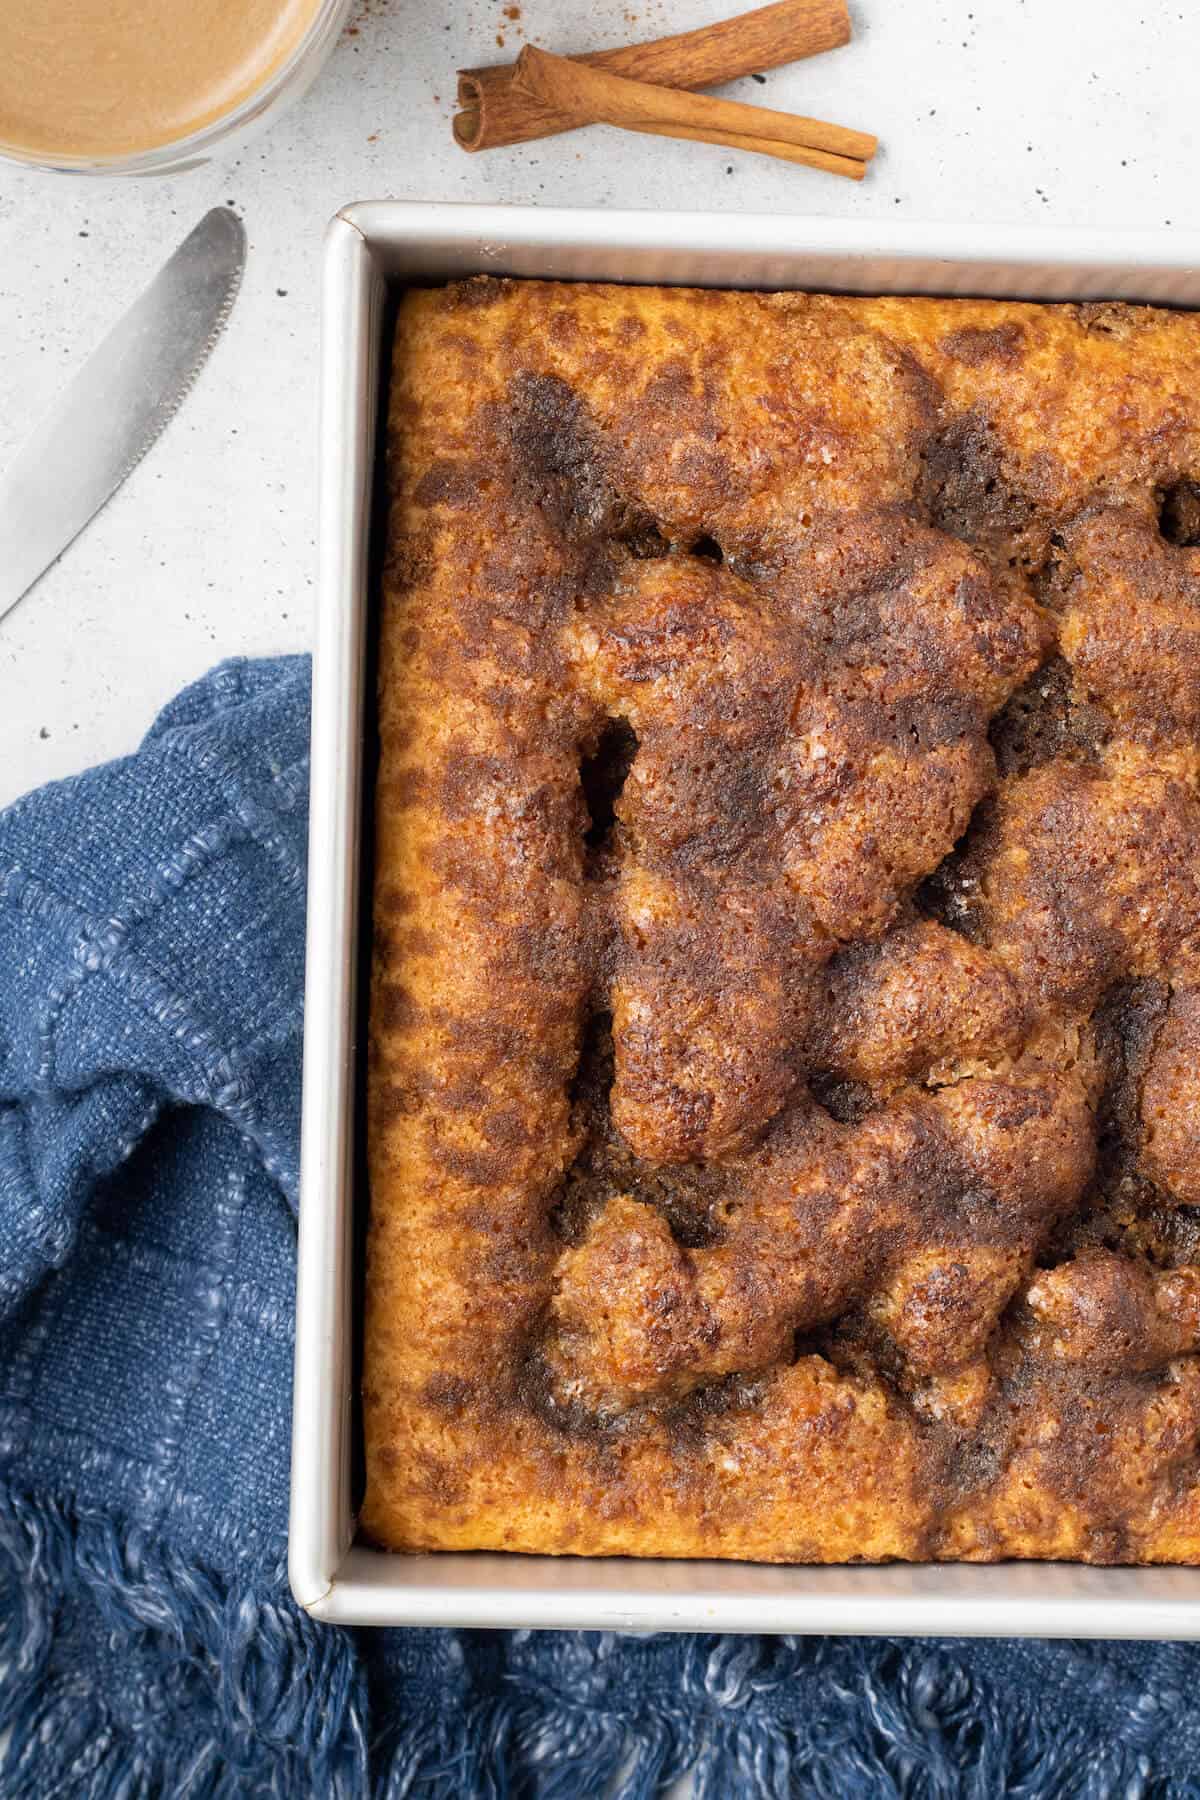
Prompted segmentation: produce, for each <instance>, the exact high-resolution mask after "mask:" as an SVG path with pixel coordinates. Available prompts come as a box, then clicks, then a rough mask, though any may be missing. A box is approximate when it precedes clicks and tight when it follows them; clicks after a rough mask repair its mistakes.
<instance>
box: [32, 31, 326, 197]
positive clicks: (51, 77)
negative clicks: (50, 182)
mask: <svg viewBox="0 0 1200 1800" xmlns="http://www.w3.org/2000/svg"><path fill="white" fill-rule="evenodd" d="M350 4H351V0H0V157H7V158H10V159H12V160H14V161H17V162H23V163H29V164H32V165H33V166H35V167H37V168H41V169H54V170H61V171H63V172H65V173H71V174H92V175H149V174H167V173H170V172H175V171H178V170H181V169H186V168H190V167H192V166H193V165H194V164H196V163H200V162H204V161H206V160H207V159H208V158H209V157H210V156H211V155H212V154H213V152H214V151H215V150H216V149H217V147H218V146H223V147H226V148H228V142H229V140H230V139H232V138H242V137H244V136H246V135H248V134H249V133H250V132H251V131H252V130H257V129H258V128H259V127H260V126H262V125H264V124H265V123H267V122H268V121H269V120H270V119H271V118H273V117H274V116H275V114H276V113H277V112H279V111H281V110H282V108H283V107H284V106H285V105H287V104H288V103H289V102H290V101H292V100H294V99H296V97H297V96H298V95H300V94H302V93H303V92H304V90H305V89H306V88H307V87H308V86H309V84H310V82H312V81H313V79H314V78H315V76H316V75H317V73H318V72H319V70H320V68H321V66H322V64H323V63H324V62H325V60H326V58H327V57H328V55H329V53H330V51H331V50H332V49H333V46H334V44H335V43H336V42H337V38H338V34H339V32H340V30H341V27H342V23H343V21H344V19H345V17H346V14H347V13H348V11H349V10H350Z"/></svg>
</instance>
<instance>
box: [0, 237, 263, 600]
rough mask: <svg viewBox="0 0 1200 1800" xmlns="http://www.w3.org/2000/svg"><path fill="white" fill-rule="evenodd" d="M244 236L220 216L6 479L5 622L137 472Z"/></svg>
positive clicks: (180, 392)
mask: <svg viewBox="0 0 1200 1800" xmlns="http://www.w3.org/2000/svg"><path fill="white" fill-rule="evenodd" d="M245 262H246V233H245V231H244V229H243V227H242V224H241V221H240V220H239V219H238V217H237V216H236V214H234V213H232V212H230V211H229V209H228V208H227V207H224V206H217V207H214V208H213V210H212V211H211V212H209V213H206V214H205V216H204V218H202V219H201V221H200V223H199V224H198V225H197V226H196V228H195V230H194V231H192V232H190V233H189V234H188V236H187V237H186V238H184V240H183V242H182V244H180V246H179V248H178V250H176V252H175V254H174V255H173V256H172V257H171V258H170V260H169V261H168V262H167V263H165V264H164V265H163V267H162V268H161V269H160V270H159V272H158V274H157V275H156V276H155V277H154V280H153V281H152V282H151V283H150V286H149V287H148V288H147V289H146V291H145V293H144V294H142V295H141V297H140V298H139V299H137V300H135V301H134V303H133V305H132V306H131V307H130V308H129V311H128V312H127V313H126V314H125V315H124V317H123V318H122V319H120V321H119V322H118V323H117V324H116V325H115V326H114V327H113V329H112V330H111V331H110V332H109V334H108V336H107V337H106V338H105V339H104V341H103V342H102V343H101V344H100V345H99V346H98V348H97V349H95V350H94V351H93V352H92V354H91V356H90V357H89V358H88V360H87V361H86V362H85V363H84V365H83V367H82V368H81V369H80V370H79V372H78V374H76V375H75V376H73V377H72V379H71V381H70V382H69V383H68V385H67V387H66V388H65V389H64V391H63V392H62V393H61V394H60V395H59V397H58V400H57V401H56V403H55V405H54V406H53V408H52V409H51V411H50V413H49V416H48V417H47V418H45V419H44V420H43V421H42V423H41V425H39V426H38V427H37V429H36V430H35V431H34V432H33V434H32V436H30V437H29V438H28V439H27V440H26V442H25V443H24V444H23V445H22V447H21V449H20V450H18V452H17V454H16V456H15V458H14V459H13V461H12V463H11V464H10V466H9V468H8V469H7V470H6V471H5V473H4V475H3V476H2V477H0V618H2V617H3V616H4V614H5V613H6V612H7V611H8V610H9V608H10V607H13V606H15V605H16V603H17V601H18V600H19V599H20V598H21V596H22V595H23V594H26V593H28V591H29V589H30V588H31V587H32V586H33V584H34V582H35V581H37V580H38V578H39V577H40V576H41V575H43V574H45V572H46V570H47V569H48V568H49V567H50V565H51V563H53V562H56V561H57V560H58V558H59V557H60V556H61V555H62V553H63V551H64V550H65V549H66V547H67V545H68V544H69V543H70V542H71V541H72V539H73V538H75V537H77V536H78V534H79V533H80V532H81V531H82V530H83V528H84V526H85V525H86V524H87V522H88V520H89V519H91V518H94V516H95V515H96V513H98V512H99V510H100V508H101V507H102V506H103V505H104V503H105V501H106V500H109V499H110V498H111V497H112V495H113V494H114V493H115V492H116V490H117V489H118V488H119V487H120V485H121V483H122V482H123V481H124V479H125V477H126V476H127V475H128V474H129V473H130V471H131V470H132V469H135V468H136V467H137V465H138V463H139V462H141V460H142V458H143V456H145V454H146V452H147V450H149V449H150V448H151V446H152V445H153V444H154V443H155V442H156V440H157V439H158V438H159V436H160V435H161V434H162V432H163V430H164V429H165V427H166V426H167V425H168V424H169V423H170V421H171V419H172V418H173V417H174V415H175V412H176V411H177V409H178V407H179V404H180V402H181V401H182V400H183V398H184V396H185V394H186V393H187V392H188V389H189V388H190V387H191V385H192V383H193V382H194V381H195V379H196V377H197V375H198V374H199V373H200V370H201V369H202V368H203V367H204V364H205V362H206V361H207V360H208V355H209V352H210V351H211V349H212V347H213V345H214V344H215V343H216V341H217V339H218V337H219V336H220V334H221V330H222V328H223V326H224V324H225V321H226V319H227V318H228V317H229V313H230V309H231V308H232V306H233V303H234V300H235V299H236V298H237V291H238V286H239V284H240V282H241V278H242V270H243V268H244V267H245Z"/></svg>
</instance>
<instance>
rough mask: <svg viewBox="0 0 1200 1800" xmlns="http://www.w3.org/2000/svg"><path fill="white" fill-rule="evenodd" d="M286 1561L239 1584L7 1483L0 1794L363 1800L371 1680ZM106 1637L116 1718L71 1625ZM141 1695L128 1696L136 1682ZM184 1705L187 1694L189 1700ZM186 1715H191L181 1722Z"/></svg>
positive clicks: (1, 1521) (2, 1511) (149, 1540)
mask: <svg viewBox="0 0 1200 1800" xmlns="http://www.w3.org/2000/svg"><path fill="white" fill-rule="evenodd" d="M285 1592H286V1578H285V1574H284V1570H283V1567H282V1565H281V1563H280V1561H279V1559H278V1558H272V1559H270V1560H269V1561H264V1562H263V1563H261V1564H260V1565H259V1566H258V1567H257V1568H256V1569H255V1570H254V1571H253V1578H252V1580H251V1581H250V1582H249V1583H248V1584H247V1585H245V1586H243V1587H241V1588H240V1589H239V1590H238V1591H236V1592H234V1591H230V1590H228V1589H226V1588H224V1587H223V1585H222V1583H221V1581H220V1579H219V1578H217V1577H216V1576H213V1575H211V1574H208V1573H206V1572H204V1571H203V1570H201V1569H198V1568H197V1567H196V1566H195V1565H194V1564H192V1563H189V1562H186V1561H184V1559H183V1558H182V1557H181V1556H179V1555H178V1554H177V1553H175V1552H173V1551H172V1550H170V1549H169V1548H166V1547H165V1546H163V1545H161V1544H160V1543H158V1542H157V1541H156V1539H155V1538H154V1537H153V1536H151V1535H149V1534H147V1533H145V1532H137V1531H135V1532H132V1533H130V1534H129V1535H127V1536H126V1537H125V1538H124V1539H122V1537H121V1536H120V1535H119V1533H118V1530H117V1528H116V1526H115V1525H114V1523H113V1521H112V1520H110V1519H108V1518H106V1517H104V1516H103V1515H100V1514H88V1515H86V1516H80V1517H73V1516H72V1515H71V1514H70V1513H69V1512H68V1511H67V1510H66V1509H65V1508H63V1507H61V1506H59V1505H58V1504H56V1503H55V1502H53V1501H49V1500H46V1499H44V1498H41V1497H38V1498H33V1497H31V1496H29V1495H25V1494H17V1493H14V1492H13V1491H12V1490H11V1489H10V1488H8V1487H7V1486H3V1485H0V1669H3V1671H4V1673H3V1678H2V1679H0V1738H2V1736H3V1734H4V1733H5V1732H6V1731H7V1732H8V1733H9V1734H10V1735H9V1740H8V1744H7V1747H6V1749H5V1750H4V1752H3V1753H2V1754H0V1792H2V1793H3V1794H4V1796H5V1800H51V1797H52V1796H54V1797H58V1796H62V1797H64V1800H65V1797H66V1796H73V1795H83V1794H86V1795H87V1796H88V1800H133V1797H134V1796H137V1795H142V1794H150V1793H155V1794H158V1793H163V1792H169V1793H170V1794H171V1795H172V1796H173V1797H175V1800H183V1797H184V1796H186V1800H232V1797H233V1796H235V1795H236V1796H242V1795H247V1794H254V1793H259V1792H264V1793H265V1792H271V1793H278V1794H290V1793H296V1794H300V1793H314V1794H316V1793H319V1794H321V1795H323V1796H324V1795H328V1796H330V1797H331V1800H334V1797H336V1800H361V1796H363V1795H364V1794H365V1793H366V1792H367V1791H368V1777H367V1757H366V1726H365V1721H366V1711H367V1706H366V1689H365V1682H364V1678H363V1676H362V1673H361V1669H360V1666H359V1658H358V1653H357V1650H356V1646H355V1644H354V1641H353V1638H352V1637H351V1635H350V1633H349V1632H346V1631H342V1630H338V1629H337V1628H336V1627H331V1626H327V1625H317V1624H315V1623H314V1622H313V1621H312V1620H311V1619H309V1618H308V1616H307V1615H306V1614H305V1613H304V1612H302V1611H301V1609H300V1608H299V1607H297V1606H295V1605H294V1604H293V1603H292V1602H291V1601H290V1600H281V1599H279V1598H278V1597H277V1596H279V1595H280V1594H281V1593H285ZM71 1632H84V1633H94V1634H95V1636H96V1639H97V1641H98V1642H100V1643H104V1642H105V1641H106V1642H107V1648H108V1652H109V1660H110V1663H111V1666H112V1668H113V1670H114V1674H115V1678H116V1679H117V1680H119V1681H120V1682H121V1683H122V1686H123V1688H124V1690H125V1691H124V1692H123V1693H122V1695H121V1719H120V1722H118V1720H117V1718H116V1717H115V1716H113V1715H112V1714H110V1712H109V1709H108V1708H107V1707H106V1706H105V1704H104V1698H103V1695H102V1694H101V1693H99V1692H97V1691H96V1690H94V1689H89V1688H87V1687H85V1686H83V1685H81V1683H80V1682H79V1679H78V1676H77V1674H76V1673H75V1672H74V1669H73V1664H72V1660H71V1659H70V1657H67V1658H66V1659H65V1662H64V1664H63V1666H61V1667H60V1666H59V1663H58V1659H57V1657H56V1648H57V1646H58V1641H59V1640H60V1639H61V1637H62V1636H63V1634H64V1633H71ZM150 1670H152V1675H151V1676H149V1677H148V1678H146V1679H144V1682H143V1686H142V1691H141V1692H140V1694H138V1695H136V1697H135V1703H134V1704H133V1705H132V1706H131V1703H130V1702H131V1696H130V1692H129V1687H130V1685H135V1686H136V1684H137V1682H138V1679H139V1675H144V1674H145V1672H147V1671H150ZM185 1695H186V1696H187V1698H188V1699H190V1700H191V1701H192V1704H191V1705H190V1706H189V1705H187V1704H186V1703H185V1700H184V1696H185ZM183 1718H186V1719H187V1721H188V1725H189V1726H190V1727H192V1729H191V1730H189V1731H188V1732H187V1735H186V1736H182V1737H181V1735H180V1723H181V1720H182V1719H183Z"/></svg>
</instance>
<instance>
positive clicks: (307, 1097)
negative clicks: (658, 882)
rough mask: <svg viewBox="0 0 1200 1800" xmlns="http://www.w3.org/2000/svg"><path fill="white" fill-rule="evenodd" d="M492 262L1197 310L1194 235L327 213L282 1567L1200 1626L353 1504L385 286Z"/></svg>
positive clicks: (1094, 1579) (1076, 1601)
mask: <svg viewBox="0 0 1200 1800" xmlns="http://www.w3.org/2000/svg"><path fill="white" fill-rule="evenodd" d="M480 272H487V273H491V274H501V275H524V276H543V277H553V278H555V279H560V280H571V279H576V280H579V279H586V280H606V281H638V282H664V283H688V284H699V285H705V286H713V287H717V286H720V287H755V288H809V289H815V290H835V291H836V290H842V291H845V292H850V293H868V294H875V293H931V294H983V295H994V296H1002V297H1007V296H1013V297H1024V298H1030V299H1038V300H1084V299H1127V300H1148V301H1156V302H1159V303H1164V304H1175V305H1182V306H1193V307H1200V237H1198V236H1196V235H1187V234H1183V233H1174V234H1171V235H1166V234H1164V233H1157V232H1156V233H1144V234H1143V233H1111V232H1087V233H1080V232H1076V233H1066V232H1054V233H1049V232H1045V233H1040V232H1035V231H1030V230H1024V229H1022V230H1002V229H985V228H982V227H976V226H971V227H957V226H937V227H934V226H929V227H922V226H914V225H903V226H902V225H891V226H889V225H877V224H870V223H865V222H864V223H857V222H854V221H848V220H832V219H803V218H767V217H763V218H756V217H734V216H728V215H718V214H711V213H695V214H684V213H631V212H599V211H597V212H590V211H558V210H541V209H534V208H518V207H493V206H462V205H425V204H416V203H408V202H402V201H376V202H370V203H367V204H364V205H360V206H351V207H348V208H347V209H346V210H345V211H344V212H342V213H339V214H338V216H337V218H335V219H334V221H333V223H332V225H331V226H330V229H329V235H328V240H327V247H326V256H325V271H324V293H323V328H322V351H321V446H320V456H321V510H320V580H319V590H318V617H317V630H316V652H315V658H314V668H313V732H312V819H311V851H310V861H309V900H308V974H307V982H306V1007H307V1016H306V1029H305V1049H304V1120H303V1155H302V1160H303V1175H302V1199H301V1207H300V1248H299V1279H298V1290H297V1309H296V1384H295V1411H294V1424H293V1438H292V1496H291V1525H290V1573H291V1584H292V1591H293V1593H294V1594H295V1596H296V1598H297V1600H298V1601H299V1602H300V1604H301V1605H302V1606H304V1607H305V1608H307V1610H308V1611H309V1612H310V1613H311V1614H312V1615H313V1617H314V1618H318V1619H324V1620H329V1621H332V1622H336V1623H338V1624H343V1625H345V1624H366V1625H418V1624H420V1625H428V1624H440V1625H474V1626H489V1625H490V1626H576V1627H595V1628H604V1629H633V1630H679V1631H683V1630H704V1631H781V1632H880V1633H886V1634H890V1635H894V1634H898V1633H909V1634H914V1635H941V1634H947V1635H958V1634H975V1635H981V1636H1030V1637H1057V1636H1071V1637H1131V1638H1132V1637H1143V1638H1200V1570H1188V1569H1087V1568H1080V1567H1078V1566H1076V1565H1074V1564H1066V1563H1057V1564H1054V1563H1052V1564H1034V1563H1007V1564H1005V1563H1001V1564H996V1565H992V1566H989V1567H983V1566H979V1565H970V1564H959V1565H955V1564H936V1565H926V1566H920V1567H910V1566H908V1565H902V1564H892V1565H889V1566H886V1567H882V1568H876V1567H870V1568H868V1567H854V1568H775V1567H768V1566H763V1565H761V1564H747V1563H722V1562H655V1561H651V1560H637V1559H632V1558H573V1557H561V1558H555V1557H533V1556H518V1555H504V1554H484V1553H479V1554H476V1555H459V1554H453V1555H451V1554H447V1555H433V1556H390V1555H386V1554H383V1553H381V1552H378V1551H373V1550H369V1549H365V1548H363V1547H361V1546H359V1545H356V1544H355V1542H354V1528H355V1521H354V1515H353V1511H352V1505H351V1447H352V1430H353V1419H354V1406H353V1401H352V1393H351V1388H352V1380H353V1377H352V1368H353V1367H354V1358H353V1354H352V1346H353V1344H354V1341H355V1335H356V1333H357V1332H358V1329H359V1320H358V1318H357V1317H356V1316H355V1309H354V1289H353V1275H354V1270H353V1254H352V1250H353V1241H354V1240H353V1227H354V1217H355V1214H354V1209H355V1208H362V1207H365V1205H366V1194H365V1193H363V1192H361V1191H356V1189H355V1159H354V1154H353V1153H354V1130H355V1092H356V1087H355V1084H356V1080H357V1078H358V1071H357V1070H356V1067H355V1043H356V1030H357V1024H356V1019H355V1004H356V995H355V988H356V983H357V969H358V945H357V934H358V920H359V897H360V896H359V863H360V850H361V848H362V845H361V837H362V832H361V818H362V799H363V795H362V762H363V743H364V734H365V723H366V719H367V716H368V715H367V713H366V708H368V707H369V706H370V705H371V704H372V699H373V697H372V695H370V694H369V693H367V692H365V691H364V690H365V683H364V673H363V669H364V654H365V650H366V645H367V619H368V611H369V608H370V605H371V595H370V593H369V591H368V583H367V561H368V532H369V526H370V507H371V496H372V479H373V468H374V459H375V447H376V411H377V396H378V393H379V378H380V371H381V367H382V362H381V359H382V357H383V356H384V355H385V353H386V349H385V346H384V344H383V342H382V328H383V321H384V316H385V313H384V300H385V296H386V292H387V286H388V284H389V283H396V284H401V285H402V284H403V283H405V282H406V281H420V282H429V281H441V280H447V279H452V278H455V277H462V276H467V275H474V274H478V273H480Z"/></svg>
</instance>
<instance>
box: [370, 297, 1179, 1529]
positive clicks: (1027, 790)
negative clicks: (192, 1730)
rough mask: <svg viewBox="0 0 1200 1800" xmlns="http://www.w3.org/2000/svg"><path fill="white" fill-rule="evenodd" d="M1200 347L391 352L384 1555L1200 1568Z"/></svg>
mask: <svg viewBox="0 0 1200 1800" xmlns="http://www.w3.org/2000/svg"><path fill="white" fill-rule="evenodd" d="M1197 478H1200V320H1198V319H1197V318H1196V317H1194V316H1191V315H1186V314H1176V315H1171V314H1167V313H1163V312H1156V311H1153V310H1149V309H1142V308H1131V307H1124V306H1116V305H1101V306H1095V305H1093V306H1066V307H1050V306H1032V305H1017V304H1000V303H993V302H986V301H935V300H908V299H880V300H856V299H831V298H825V297H822V296H805V295H797V294H791V295H787V294H780V295H754V294H732V293H711V292H692V291H687V290H681V289H668V290H653V289H638V288H617V287H586V286H570V287H568V286H562V285H556V284H552V283H549V284H543V283H534V282H498V281H490V280H484V281H477V282H469V283H465V284H462V285H459V286H453V287H448V288H445V289H442V290H438V291H429V292H414V293H411V294H409V295H408V296H407V297H406V298H405V300H404V301H403V303H402V305H401V308H400V315H399V321H398V327H397V333H396V345H395V359H394V370H393V385H392V397H391V407H390V423H389V479H390V484H391V492H392V516H391V526H390V549H389V556H388V563H387V571H386V577H385V584H384V590H385V591H384V597H383V614H382V634H381V675H380V695H379V720H380V736H381V766H380V773H379V780H378V806H377V821H378V822H377V832H378V853H377V881H376V897H375V950H374V976H373V990H372V998H371V1017H370V1073H369V1114H370V1172H371V1223H370V1238H369V1248H368V1284H367V1319H366V1332H367V1337H366V1346H365V1364H364V1371H365V1372H364V1404H365V1428H366V1450H367V1468H368V1481H367V1492H366V1501H365V1506H364V1510H363V1526H364V1529H365V1530H366V1532H367V1533H368V1534H369V1535H370V1536H371V1537H372V1538H373V1539H375V1540H376V1541H377V1542H379V1543H381V1544H384V1545H388V1546H392V1547H395V1548H398V1549H413V1550H415V1549H427V1548H443V1549H463V1548H481V1547H493V1548H496V1547H498V1548H505V1549H512V1550H527V1551H550V1552H578V1553H592V1554H606V1553H619V1552H627V1553H633V1554H638V1555H648V1556H689V1557H690V1556H705V1557H710V1556H716V1557H742V1558H753V1559H760V1560H768V1561H851V1560H863V1559H865V1560H882V1559H886V1558H908V1559H916V1560H925V1559H935V1558H969V1559H981V1560H990V1559H994V1558H998V1557H1006V1556H1027V1557H1062V1558H1077V1559H1082V1560H1086V1561H1093V1562H1142V1561H1178V1562H1195V1561H1198V1560H1200V1462H1198V1458H1197V1434H1198V1432H1200V1362H1198V1360H1197V1354H1196V1352H1197V1347H1198V1345H1200V1210H1198V1209H1200V861H1198V849H1197V846H1198V844H1200V793H1198V787H1197V779H1198V775H1200V604H1198V603H1200V548H1197V547H1196V546H1197V545H1200V486H1197V485H1196V482H1197Z"/></svg>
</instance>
